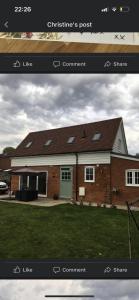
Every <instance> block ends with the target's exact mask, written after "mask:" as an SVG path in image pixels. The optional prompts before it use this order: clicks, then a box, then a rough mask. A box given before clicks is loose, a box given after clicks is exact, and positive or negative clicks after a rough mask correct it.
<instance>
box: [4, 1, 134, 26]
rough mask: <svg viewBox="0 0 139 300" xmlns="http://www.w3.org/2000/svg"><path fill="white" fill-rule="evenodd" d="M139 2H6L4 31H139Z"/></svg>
mask: <svg viewBox="0 0 139 300" xmlns="http://www.w3.org/2000/svg"><path fill="white" fill-rule="evenodd" d="M138 15H139V2H138V1H137V0H134V1H130V0H127V1H123V0H122V1H110V0H108V1H102V0H97V1H92V0H86V1H84V0H83V1H80V0H76V1H75V0H70V1H65V0H58V1H55V0H48V1H43V0H40V1H37V0H36V1H35V0H30V1H27V0H21V1H17V0H12V1H11V0H5V3H4V5H2V6H1V9H0V20H1V21H0V22H1V26H0V27H1V31H5V32H8V31H15V32H16V31H17V30H18V31H23V32H24V31H28V30H29V31H43V32H45V31H46V32H51V31H52V32H53V31H54V32H58V31H60V32H62V31H65V32H87V31H88V32H101V31H103V32H115V31H116V32H121V31H124V32H125V31H126V32H138V31H139V22H138Z"/></svg>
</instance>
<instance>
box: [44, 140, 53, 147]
mask: <svg viewBox="0 0 139 300" xmlns="http://www.w3.org/2000/svg"><path fill="white" fill-rule="evenodd" d="M51 143H52V140H47V141H46V143H45V144H44V145H45V146H49V145H50V144H51Z"/></svg>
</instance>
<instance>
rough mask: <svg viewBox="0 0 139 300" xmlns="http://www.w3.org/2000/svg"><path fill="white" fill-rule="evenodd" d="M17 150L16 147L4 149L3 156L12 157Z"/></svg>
mask: <svg viewBox="0 0 139 300" xmlns="http://www.w3.org/2000/svg"><path fill="white" fill-rule="evenodd" d="M14 150H15V148H14V147H5V148H4V149H3V152H2V153H3V154H4V155H10V154H12V153H13V151H14Z"/></svg>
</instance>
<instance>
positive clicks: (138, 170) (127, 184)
mask: <svg viewBox="0 0 139 300" xmlns="http://www.w3.org/2000/svg"><path fill="white" fill-rule="evenodd" d="M128 172H131V173H132V181H133V183H127V179H128ZM135 172H139V169H128V170H126V171H125V185H126V186H134V187H139V184H136V183H135Z"/></svg>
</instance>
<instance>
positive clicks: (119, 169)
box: [111, 157, 139, 204]
mask: <svg viewBox="0 0 139 300" xmlns="http://www.w3.org/2000/svg"><path fill="white" fill-rule="evenodd" d="M127 169H139V161H133V160H129V159H121V158H116V157H112V164H111V174H112V177H111V187H112V188H113V187H116V188H117V189H118V190H119V194H117V195H116V194H114V193H112V201H113V203H117V204H125V201H129V202H132V201H134V200H135V199H137V198H139V187H132V186H126V184H125V182H126V181H125V171H126V170H127Z"/></svg>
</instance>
